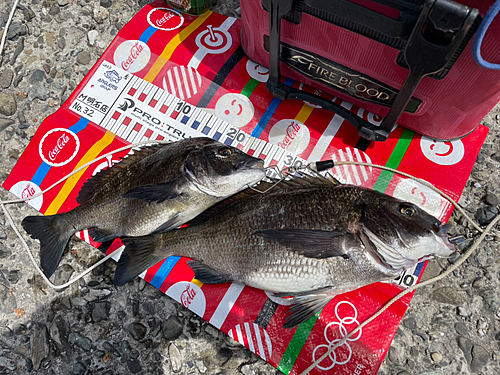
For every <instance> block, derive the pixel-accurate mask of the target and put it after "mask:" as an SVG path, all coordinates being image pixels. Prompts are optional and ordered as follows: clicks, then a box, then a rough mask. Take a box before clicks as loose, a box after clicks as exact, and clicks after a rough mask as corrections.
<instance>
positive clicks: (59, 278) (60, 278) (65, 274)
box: [54, 264, 75, 285]
mask: <svg viewBox="0 0 500 375" xmlns="http://www.w3.org/2000/svg"><path fill="white" fill-rule="evenodd" d="M73 272H75V270H74V269H73V267H71V266H70V265H69V264H63V265H62V266H60V267H59V268H58V269H57V270H56V272H55V274H54V284H56V285H62V284H65V283H67V282H68V281H69V279H70V277H71V275H73Z"/></svg>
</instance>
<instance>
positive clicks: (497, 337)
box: [495, 332, 500, 341]
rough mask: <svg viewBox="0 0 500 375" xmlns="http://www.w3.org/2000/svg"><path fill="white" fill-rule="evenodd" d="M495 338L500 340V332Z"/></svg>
mask: <svg viewBox="0 0 500 375" xmlns="http://www.w3.org/2000/svg"><path fill="white" fill-rule="evenodd" d="M495 340H497V341H500V332H498V333H497V334H496V335H495Z"/></svg>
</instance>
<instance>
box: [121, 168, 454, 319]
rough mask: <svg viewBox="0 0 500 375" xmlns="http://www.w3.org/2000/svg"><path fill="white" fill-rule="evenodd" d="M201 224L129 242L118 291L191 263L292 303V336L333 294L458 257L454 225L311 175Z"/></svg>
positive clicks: (199, 274) (239, 202) (207, 275)
mask: <svg viewBox="0 0 500 375" xmlns="http://www.w3.org/2000/svg"><path fill="white" fill-rule="evenodd" d="M245 193H246V192H245ZM246 194H248V193H246ZM240 195H242V194H240ZM203 215H205V214H202V216H203ZM196 221H201V222H200V223H195V222H196ZM195 222H194V223H193V225H191V226H188V227H186V228H182V229H179V230H175V231H170V232H166V233H163V234H160V235H158V236H147V237H144V238H130V239H126V240H125V241H124V242H125V244H126V248H125V250H124V252H123V254H122V257H121V259H120V261H119V263H118V267H117V270H116V274H115V284H117V285H123V284H124V283H126V282H128V281H129V280H131V279H132V278H134V277H136V276H137V275H139V274H140V273H141V272H143V271H144V270H146V269H147V268H148V267H150V266H152V265H154V264H155V263H157V262H158V261H160V260H162V259H164V258H166V257H168V256H170V255H179V256H186V257H189V258H192V260H190V261H188V264H189V266H190V267H191V268H192V269H193V270H194V273H195V278H196V279H198V280H200V281H201V282H203V283H222V282H228V281H233V282H240V283H245V284H246V285H249V286H252V287H255V288H259V289H263V290H267V291H271V292H277V293H281V294H284V295H289V296H294V297H293V301H294V302H295V303H296V304H295V306H292V307H291V309H290V312H291V314H289V316H288V320H287V322H286V324H285V327H286V328H291V327H295V326H297V325H298V324H300V323H302V322H304V321H306V320H307V319H309V318H310V317H312V316H313V315H314V314H315V313H316V312H318V311H319V310H320V309H321V308H323V307H324V306H325V305H326V304H327V303H328V302H329V301H330V300H331V299H332V298H333V297H334V296H335V295H337V294H340V293H345V292H347V291H350V290H353V289H357V288H359V287H362V286H365V285H367V284H371V283H374V282H378V281H383V280H391V279H393V278H395V277H396V276H397V275H398V274H400V273H401V272H402V271H403V270H405V269H408V268H410V267H412V266H414V265H415V264H417V262H419V261H420V260H422V259H427V258H431V257H433V256H437V257H447V256H449V255H451V254H452V253H453V252H454V251H455V246H454V245H453V244H451V243H450V242H449V241H448V237H447V234H446V231H447V229H448V226H447V225H444V226H443V225H442V224H441V222H440V221H439V220H437V219H436V218H434V217H432V216H431V215H429V214H427V213H426V212H425V211H423V210H421V209H420V208H419V207H417V206H415V205H414V204H411V203H408V202H404V201H401V200H398V199H395V198H392V197H390V196H388V195H385V194H381V193H378V192H376V191H373V190H369V189H365V188H362V187H357V186H351V185H335V184H333V183H331V182H328V181H327V180H326V179H323V178H312V177H306V176H303V177H302V178H293V179H292V180H291V181H288V182H282V183H280V184H279V185H277V186H276V187H274V188H273V189H271V190H270V191H268V192H267V193H265V194H259V193H257V194H251V195H250V196H246V197H243V198H240V199H236V200H235V201H234V202H233V203H231V204H229V205H226V207H225V209H223V210H222V211H221V212H219V213H217V214H215V215H214V216H212V217H209V218H208V219H206V220H204V221H203V220H201V219H195Z"/></svg>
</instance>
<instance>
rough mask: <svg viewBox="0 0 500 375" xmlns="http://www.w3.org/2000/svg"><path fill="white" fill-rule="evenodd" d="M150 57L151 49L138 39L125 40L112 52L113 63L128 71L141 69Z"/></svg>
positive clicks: (133, 71)
mask: <svg viewBox="0 0 500 375" xmlns="http://www.w3.org/2000/svg"><path fill="white" fill-rule="evenodd" d="M150 59H151V50H150V49H149V47H148V45H147V44H146V43H144V42H142V41H140V40H127V41H125V42H123V43H122V44H120V45H119V46H118V47H117V48H116V50H115V54H114V60H115V64H116V65H118V66H120V67H121V68H122V69H123V70H125V71H128V72H130V73H136V72H139V71H141V70H142V69H144V68H145V67H146V65H148V63H149V60H150Z"/></svg>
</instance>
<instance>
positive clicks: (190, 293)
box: [181, 284, 196, 307]
mask: <svg viewBox="0 0 500 375" xmlns="http://www.w3.org/2000/svg"><path fill="white" fill-rule="evenodd" d="M194 297H196V291H195V290H194V289H191V285H189V284H188V285H187V286H186V289H185V290H184V291H183V292H182V293H181V304H182V306H184V307H189V305H191V302H193V299H194Z"/></svg>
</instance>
